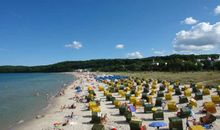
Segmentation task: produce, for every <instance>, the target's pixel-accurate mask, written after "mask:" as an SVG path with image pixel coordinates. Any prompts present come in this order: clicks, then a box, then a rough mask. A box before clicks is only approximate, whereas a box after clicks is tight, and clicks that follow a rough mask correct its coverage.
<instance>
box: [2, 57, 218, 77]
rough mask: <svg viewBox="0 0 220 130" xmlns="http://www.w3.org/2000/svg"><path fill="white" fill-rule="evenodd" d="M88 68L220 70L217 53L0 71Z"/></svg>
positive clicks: (3, 71) (103, 69)
mask: <svg viewBox="0 0 220 130" xmlns="http://www.w3.org/2000/svg"><path fill="white" fill-rule="evenodd" d="M78 69H87V70H90V71H103V72H115V71H170V72H178V71H210V70H212V71H213V70H220V59H219V54H207V55H180V54H174V55H170V56H155V57H148V58H142V59H98V60H87V61H64V62H59V63H56V64H51V65H43V66H0V73H22V72H26V73H29V72H69V71H75V70H78Z"/></svg>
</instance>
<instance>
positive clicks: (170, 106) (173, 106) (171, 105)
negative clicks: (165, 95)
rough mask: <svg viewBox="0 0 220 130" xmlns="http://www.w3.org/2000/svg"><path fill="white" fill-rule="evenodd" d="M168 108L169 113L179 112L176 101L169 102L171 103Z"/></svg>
mask: <svg viewBox="0 0 220 130" xmlns="http://www.w3.org/2000/svg"><path fill="white" fill-rule="evenodd" d="M167 107H168V110H169V111H177V110H178V107H177V105H176V102H175V101H169V102H168V103H167Z"/></svg>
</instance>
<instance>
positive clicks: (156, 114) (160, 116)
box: [153, 109, 164, 120]
mask: <svg viewBox="0 0 220 130" xmlns="http://www.w3.org/2000/svg"><path fill="white" fill-rule="evenodd" d="M153 120H164V114H163V110H161V109H157V110H156V111H155V112H153Z"/></svg>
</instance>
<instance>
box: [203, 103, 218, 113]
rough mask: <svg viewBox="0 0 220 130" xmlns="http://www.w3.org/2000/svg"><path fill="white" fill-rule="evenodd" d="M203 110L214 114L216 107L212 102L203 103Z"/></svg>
mask: <svg viewBox="0 0 220 130" xmlns="http://www.w3.org/2000/svg"><path fill="white" fill-rule="evenodd" d="M204 109H205V110H206V111H208V112H210V113H216V112H217V111H216V107H215V103H214V102H205V103H204Z"/></svg>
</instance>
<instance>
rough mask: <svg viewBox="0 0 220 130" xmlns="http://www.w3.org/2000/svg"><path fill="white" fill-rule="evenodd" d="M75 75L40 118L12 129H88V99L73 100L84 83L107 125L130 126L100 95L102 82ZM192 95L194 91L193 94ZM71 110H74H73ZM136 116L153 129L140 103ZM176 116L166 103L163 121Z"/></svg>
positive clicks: (121, 129) (219, 124) (216, 124)
mask: <svg viewBox="0 0 220 130" xmlns="http://www.w3.org/2000/svg"><path fill="white" fill-rule="evenodd" d="M73 74H74V76H75V77H76V78H77V79H76V80H75V81H74V82H73V83H72V84H71V85H70V86H68V87H67V88H66V89H65V92H64V93H65V94H64V95H62V96H59V97H56V99H55V101H54V103H53V105H52V106H50V108H49V109H48V111H47V112H46V113H44V115H43V117H40V118H39V119H35V118H34V119H33V120H31V121H28V122H25V123H23V124H20V125H19V126H17V127H16V128H15V130H58V129H61V130H76V129H80V130H90V129H91V128H92V126H93V124H92V123H90V121H91V111H89V110H86V105H88V103H80V102H76V101H75V100H73V99H72V98H73V97H74V96H75V95H79V96H82V95H86V94H87V87H88V86H94V91H95V92H96V99H100V100H101V103H100V104H101V105H100V108H101V113H103V114H105V113H107V117H108V118H107V123H106V124H105V128H106V129H111V128H113V127H115V128H116V129H117V130H129V129H130V127H129V124H128V123H127V122H126V119H125V117H124V116H121V115H119V110H118V109H117V108H115V106H114V105H112V103H111V101H106V97H105V96H104V95H103V92H102V91H99V90H98V86H104V85H105V84H103V83H100V82H97V81H96V80H95V79H94V77H92V76H90V75H88V74H86V73H73ZM76 86H80V87H82V92H81V93H76V92H75V90H74V88H75V87H76ZM211 93H214V90H211ZM113 96H115V97H116V98H117V99H118V100H120V101H121V102H127V103H128V101H126V100H125V98H124V97H121V96H120V95H119V94H118V93H114V94H113ZM192 96H193V94H192ZM155 97H156V96H154V98H153V101H155ZM210 97H211V96H210V95H207V96H203V100H199V101H197V104H198V107H196V108H195V109H194V112H195V113H196V114H195V117H196V119H197V120H198V119H199V117H201V116H204V114H198V112H199V110H201V109H202V108H201V107H200V106H201V105H202V103H203V102H205V101H210V100H211V98H210ZM178 99H179V98H178V96H173V101H176V102H177V103H178ZM73 103H74V104H75V106H76V108H75V109H68V108H67V109H63V110H61V106H64V105H66V106H71V105H72V104H73ZM185 105H186V104H178V107H179V108H181V107H183V106H185ZM216 108H217V113H215V114H214V115H215V116H216V117H217V120H216V121H215V122H214V123H213V128H212V130H219V127H220V119H219V115H220V109H219V106H217V107H216ZM72 113H73V114H72ZM71 114H72V118H71V119H70V116H71ZM135 116H136V117H137V118H138V119H141V120H142V121H143V124H144V125H146V126H147V130H154V129H155V128H153V127H148V125H149V124H150V123H151V122H154V120H153V119H152V113H150V114H146V113H144V109H143V107H137V111H136V113H135ZM174 116H176V112H169V111H168V110H167V107H165V110H164V120H163V121H164V122H166V123H169V120H168V117H174ZM67 119H69V122H68V124H67V125H65V126H60V127H59V128H55V127H54V124H63V123H65V120H67ZM182 120H183V128H184V129H186V125H185V124H186V123H185V122H186V119H185V118H183V119H182ZM168 128H169V127H168V126H166V127H163V128H161V129H163V130H165V129H168Z"/></svg>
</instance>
